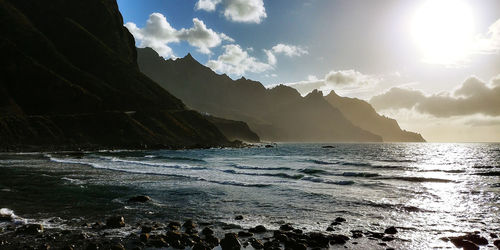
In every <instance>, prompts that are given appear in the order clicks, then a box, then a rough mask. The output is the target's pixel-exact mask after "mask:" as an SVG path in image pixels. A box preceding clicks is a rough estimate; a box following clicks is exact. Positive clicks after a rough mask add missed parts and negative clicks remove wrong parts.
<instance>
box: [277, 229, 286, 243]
mask: <svg viewBox="0 0 500 250" xmlns="http://www.w3.org/2000/svg"><path fill="white" fill-rule="evenodd" d="M274 238H275V239H277V240H278V241H280V242H287V241H288V236H286V234H284V233H283V232H281V231H274Z"/></svg>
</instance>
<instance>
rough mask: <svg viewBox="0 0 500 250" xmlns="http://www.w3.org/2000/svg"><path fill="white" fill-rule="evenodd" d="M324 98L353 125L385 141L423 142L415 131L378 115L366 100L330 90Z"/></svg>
mask: <svg viewBox="0 0 500 250" xmlns="http://www.w3.org/2000/svg"><path fill="white" fill-rule="evenodd" d="M325 99H326V100H327V101H328V102H329V103H330V104H331V105H332V106H333V107H335V108H337V109H339V110H340V112H342V114H344V116H345V117H347V119H349V120H350V121H351V122H352V123H353V124H354V125H356V126H358V127H360V128H362V129H364V130H367V131H370V132H372V133H374V134H377V135H380V136H382V138H383V140H384V141H387V142H425V140H424V138H423V137H422V136H421V135H420V134H417V133H413V132H409V131H405V130H402V129H401V128H400V127H399V125H398V122H397V121H396V120H394V119H391V118H388V117H385V116H381V115H379V114H378V113H377V112H376V111H375V109H374V108H373V107H372V105H370V104H369V103H368V102H365V101H363V100H360V99H357V98H348V97H341V96H339V95H337V94H336V93H335V91H331V92H330V93H329V94H328V95H327V96H325Z"/></svg>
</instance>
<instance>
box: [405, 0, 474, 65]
mask: <svg viewBox="0 0 500 250" xmlns="http://www.w3.org/2000/svg"><path fill="white" fill-rule="evenodd" d="M471 12H472V11H471V9H470V7H469V6H468V5H467V4H466V3H464V2H463V1H461V0H429V1H427V2H425V3H424V4H423V5H422V6H421V7H420V8H419V9H418V10H417V12H416V14H415V16H414V18H413V22H412V35H413V38H414V40H415V42H416V43H417V45H418V47H419V48H420V49H421V51H422V53H423V61H424V62H427V63H433V64H445V65H455V64H459V63H461V62H463V61H464V60H465V59H466V57H467V56H468V54H469V52H470V50H471V49H472V46H473V40H474V20H473V16H472V13H471Z"/></svg>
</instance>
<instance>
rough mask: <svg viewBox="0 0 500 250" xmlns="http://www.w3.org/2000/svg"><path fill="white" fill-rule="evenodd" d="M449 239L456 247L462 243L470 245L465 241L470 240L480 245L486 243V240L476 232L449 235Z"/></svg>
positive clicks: (462, 244)
mask: <svg viewBox="0 0 500 250" xmlns="http://www.w3.org/2000/svg"><path fill="white" fill-rule="evenodd" d="M449 239H450V241H451V242H452V243H453V244H454V245H455V246H457V247H462V246H464V245H468V246H469V247H472V246H470V244H468V243H467V242H471V243H473V244H475V245H480V246H484V245H488V240H487V239H486V238H484V237H482V236H481V235H478V234H466V235H462V236H457V237H449Z"/></svg>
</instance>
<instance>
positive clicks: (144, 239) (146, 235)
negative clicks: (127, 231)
mask: <svg viewBox="0 0 500 250" xmlns="http://www.w3.org/2000/svg"><path fill="white" fill-rule="evenodd" d="M139 239H140V240H141V241H142V242H147V241H148V240H149V233H142V234H141V236H139Z"/></svg>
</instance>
